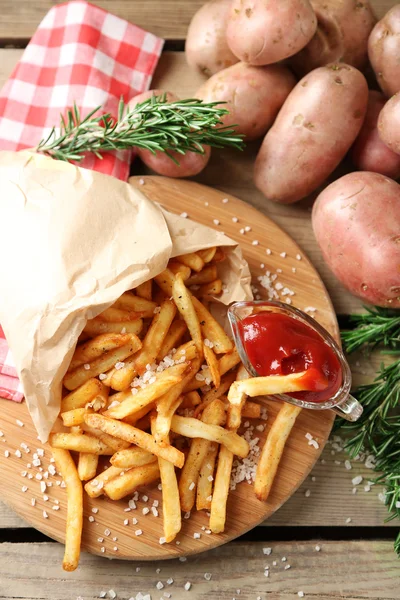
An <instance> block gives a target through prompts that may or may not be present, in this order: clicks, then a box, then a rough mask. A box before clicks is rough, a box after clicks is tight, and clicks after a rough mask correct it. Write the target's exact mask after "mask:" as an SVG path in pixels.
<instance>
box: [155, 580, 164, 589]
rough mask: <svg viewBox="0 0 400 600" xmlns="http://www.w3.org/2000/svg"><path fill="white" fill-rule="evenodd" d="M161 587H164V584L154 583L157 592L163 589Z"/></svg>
mask: <svg viewBox="0 0 400 600" xmlns="http://www.w3.org/2000/svg"><path fill="white" fill-rule="evenodd" d="M163 587H164V584H163V583H162V582H161V581H157V583H156V588H157V589H158V590H162V589H163Z"/></svg>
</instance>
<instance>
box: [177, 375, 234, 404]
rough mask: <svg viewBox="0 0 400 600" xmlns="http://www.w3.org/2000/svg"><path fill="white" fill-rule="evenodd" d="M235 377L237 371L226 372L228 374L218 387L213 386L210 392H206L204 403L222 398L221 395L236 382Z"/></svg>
mask: <svg viewBox="0 0 400 600" xmlns="http://www.w3.org/2000/svg"><path fill="white" fill-rule="evenodd" d="M235 379H236V373H235V372H231V373H226V375H224V376H223V377H222V378H221V382H220V384H219V387H218V388H212V389H211V390H209V391H208V392H206V393H205V394H204V396H203V404H204V405H207V404H208V403H209V402H212V401H213V400H216V399H217V398H220V397H221V396H223V395H224V394H226V392H227V391H228V390H229V389H230V387H231V386H232V384H233V383H234V381H235ZM185 391H186V390H185Z"/></svg>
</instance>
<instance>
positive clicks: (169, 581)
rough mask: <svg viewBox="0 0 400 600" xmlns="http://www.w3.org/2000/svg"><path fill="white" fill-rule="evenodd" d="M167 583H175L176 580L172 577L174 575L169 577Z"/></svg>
mask: <svg viewBox="0 0 400 600" xmlns="http://www.w3.org/2000/svg"><path fill="white" fill-rule="evenodd" d="M167 583H168V585H172V584H173V583H174V580H173V579H172V577H168V579H167Z"/></svg>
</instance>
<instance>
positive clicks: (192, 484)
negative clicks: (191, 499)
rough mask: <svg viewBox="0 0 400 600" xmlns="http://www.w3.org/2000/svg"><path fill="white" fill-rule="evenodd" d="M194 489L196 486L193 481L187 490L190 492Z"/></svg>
mask: <svg viewBox="0 0 400 600" xmlns="http://www.w3.org/2000/svg"><path fill="white" fill-rule="evenodd" d="M195 487H196V484H195V482H194V481H192V482H191V484H190V485H189V490H190V491H192V490H194V488H195Z"/></svg>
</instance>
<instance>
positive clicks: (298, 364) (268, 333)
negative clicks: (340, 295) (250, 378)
mask: <svg viewBox="0 0 400 600" xmlns="http://www.w3.org/2000/svg"><path fill="white" fill-rule="evenodd" d="M240 328H241V333H242V340H243V345H244V348H245V350H246V353H247V356H248V358H249V361H250V363H251V364H252V366H253V368H254V370H255V371H256V372H257V373H258V375H288V374H290V373H301V372H302V371H307V373H306V375H305V376H304V379H306V383H307V388H308V389H309V390H310V391H307V392H296V393H292V394H289V395H291V396H293V397H294V398H298V399H300V400H305V401H307V402H325V401H326V400H329V398H332V396H334V395H335V393H336V392H337V391H338V389H339V388H340V386H341V384H342V369H341V365H340V362H339V360H338V358H337V356H336V354H335V352H334V351H333V350H332V349H331V348H330V346H328V344H326V343H325V341H324V340H323V338H322V337H321V336H320V335H319V333H317V332H316V331H315V330H314V329H312V328H311V327H310V326H309V325H306V324H305V323H303V322H302V321H299V320H298V319H294V318H292V317H289V316H287V315H284V314H281V313H275V312H260V313H257V314H253V315H250V316H248V317H246V318H244V319H243V320H242V321H240Z"/></svg>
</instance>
